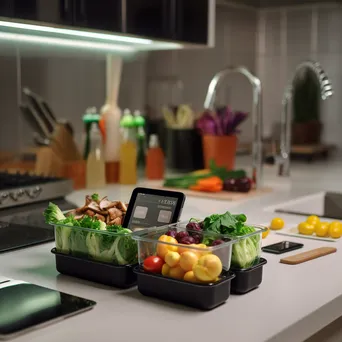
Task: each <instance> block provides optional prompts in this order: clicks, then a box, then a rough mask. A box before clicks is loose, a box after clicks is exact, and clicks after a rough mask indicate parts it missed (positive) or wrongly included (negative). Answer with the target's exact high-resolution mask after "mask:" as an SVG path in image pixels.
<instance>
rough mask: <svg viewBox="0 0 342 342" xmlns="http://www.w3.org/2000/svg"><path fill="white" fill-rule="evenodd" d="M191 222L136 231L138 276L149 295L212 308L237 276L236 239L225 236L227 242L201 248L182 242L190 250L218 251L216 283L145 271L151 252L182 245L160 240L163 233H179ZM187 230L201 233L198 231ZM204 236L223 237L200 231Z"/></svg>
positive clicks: (217, 303)
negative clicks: (233, 256)
mask: <svg viewBox="0 0 342 342" xmlns="http://www.w3.org/2000/svg"><path fill="white" fill-rule="evenodd" d="M187 223H188V222H182V223H175V224H171V225H167V226H163V227H153V228H149V229H147V230H143V231H138V232H135V233H133V239H135V240H137V243H138V260H139V264H140V265H139V266H137V267H136V268H135V270H134V271H135V272H136V273H137V275H138V279H137V284H138V290H139V291H140V292H141V293H142V294H143V295H146V296H151V297H156V298H159V299H164V300H169V301H172V302H177V303H181V304H185V305H189V306H192V307H196V308H200V309H204V310H210V309H213V308H215V307H217V306H218V305H220V304H223V303H224V302H225V301H226V300H227V299H228V297H229V295H230V285H231V281H232V279H233V277H234V275H233V274H232V273H231V272H229V268H230V261H231V254H232V244H233V242H234V241H236V240H233V239H230V238H226V240H227V241H226V242H225V243H222V244H220V245H217V246H211V247H207V248H200V247H196V246H189V245H181V248H186V249H187V250H189V251H193V252H196V253H199V254H201V253H203V252H209V254H215V255H216V256H218V257H219V258H220V260H221V263H222V266H223V271H222V273H221V276H220V279H219V280H218V281H216V282H213V283H208V284H204V283H192V282H188V281H184V280H179V279H174V278H170V277H167V276H163V275H161V274H154V273H148V272H145V271H144V270H143V266H142V265H143V263H144V260H145V259H146V258H147V257H149V256H152V255H157V247H158V246H160V245H163V246H172V247H179V246H180V244H176V243H170V242H164V241H158V239H159V237H160V236H161V235H165V234H166V233H167V232H168V231H169V230H175V231H177V232H181V231H186V225H187ZM188 232H189V233H190V234H191V233H194V234H196V233H197V234H198V233H199V232H191V231H189V230H188ZM201 234H203V238H207V237H208V238H212V239H213V240H215V239H218V238H220V237H222V235H219V234H215V237H214V236H213V234H211V233H206V232H201Z"/></svg>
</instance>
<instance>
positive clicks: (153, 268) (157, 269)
mask: <svg viewBox="0 0 342 342" xmlns="http://www.w3.org/2000/svg"><path fill="white" fill-rule="evenodd" d="M163 265H164V260H163V259H162V258H161V257H159V256H153V255H152V256H149V257H148V258H146V259H145V260H144V270H145V271H146V272H151V273H161V271H162V268H163Z"/></svg>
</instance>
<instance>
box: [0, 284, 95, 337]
mask: <svg viewBox="0 0 342 342" xmlns="http://www.w3.org/2000/svg"><path fill="white" fill-rule="evenodd" d="M95 304H96V303H95V302H93V301H91V300H88V299H84V298H80V297H75V296H72V295H69V294H66V293H63V292H58V291H55V290H50V289H48V288H45V287H41V286H38V285H34V284H30V283H26V282H23V281H18V280H8V281H4V282H2V283H1V284H0V340H8V339H11V338H14V337H16V336H18V335H21V334H23V333H25V332H28V331H30V330H34V329H38V328H41V327H42V326H45V325H48V324H51V323H53V322H56V321H60V320H63V319H65V318H67V317H69V316H73V315H76V314H78V313H81V312H84V311H87V310H90V309H91V308H92V307H94V305H95Z"/></svg>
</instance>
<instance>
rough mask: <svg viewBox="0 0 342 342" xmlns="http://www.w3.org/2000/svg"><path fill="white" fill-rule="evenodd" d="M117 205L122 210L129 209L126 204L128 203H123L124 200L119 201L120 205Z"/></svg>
mask: <svg viewBox="0 0 342 342" xmlns="http://www.w3.org/2000/svg"><path fill="white" fill-rule="evenodd" d="M117 207H118V208H119V209H121V210H122V211H125V212H126V211H127V206H126V204H125V203H123V202H119V203H118V205H117Z"/></svg>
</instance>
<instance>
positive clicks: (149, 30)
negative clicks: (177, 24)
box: [124, 0, 173, 39]
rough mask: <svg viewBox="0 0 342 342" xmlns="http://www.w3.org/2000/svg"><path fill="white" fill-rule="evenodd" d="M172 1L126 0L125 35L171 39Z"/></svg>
mask: <svg viewBox="0 0 342 342" xmlns="http://www.w3.org/2000/svg"><path fill="white" fill-rule="evenodd" d="M172 2H173V1H172V0H149V1H141V0H127V2H126V5H127V8H126V12H127V16H126V18H127V20H126V25H125V27H124V30H125V32H126V33H129V34H133V35H139V36H146V37H153V38H157V39H158V38H159V39H172V35H173V32H172V17H173V13H172V7H171V5H172Z"/></svg>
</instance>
